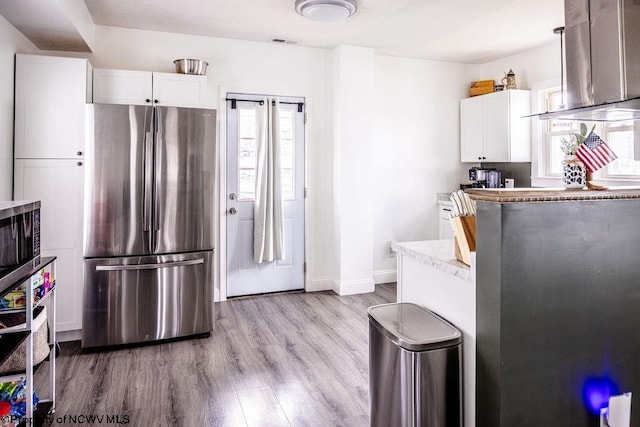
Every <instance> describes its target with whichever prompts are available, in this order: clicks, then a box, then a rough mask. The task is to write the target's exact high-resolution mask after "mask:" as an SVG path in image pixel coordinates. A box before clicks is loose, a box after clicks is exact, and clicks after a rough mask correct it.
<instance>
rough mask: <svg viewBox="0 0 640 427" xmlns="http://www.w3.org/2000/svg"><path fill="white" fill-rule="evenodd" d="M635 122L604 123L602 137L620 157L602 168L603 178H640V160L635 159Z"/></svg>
mask: <svg viewBox="0 0 640 427" xmlns="http://www.w3.org/2000/svg"><path fill="white" fill-rule="evenodd" d="M633 126H634V124H633V122H632V121H627V122H611V123H604V124H603V125H602V139H604V140H605V141H606V142H607V145H609V148H611V150H612V151H613V152H614V153H616V156H618V158H617V159H616V160H614V161H613V162H611V163H609V164H608V165H607V166H605V167H604V168H603V169H602V177H603V178H635V179H637V178H639V177H640V161H637V160H634V158H633V157H634V154H635V153H634V132H633Z"/></svg>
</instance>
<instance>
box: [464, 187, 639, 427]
mask: <svg viewBox="0 0 640 427" xmlns="http://www.w3.org/2000/svg"><path fill="white" fill-rule="evenodd" d="M468 193H469V194H470V196H471V198H472V199H474V200H475V201H476V202H477V235H476V251H477V252H476V254H477V256H476V333H477V334H476V361H477V366H476V368H477V369H476V408H477V411H476V420H477V422H476V425H477V426H479V427H482V426H511V425H518V426H542V425H544V426H551V425H558V426H564V425H572V426H588V427H596V426H599V425H601V424H600V420H599V413H600V407H601V406H606V405H607V402H608V396H609V394H613V395H615V394H620V393H623V392H627V391H631V392H633V398H632V411H631V423H630V425H632V426H637V425H640V411H639V410H638V407H639V406H640V403H639V402H638V398H639V396H640V369H638V361H639V360H640V286H638V280H639V279H640V262H639V261H640V221H639V220H638V212H640V188H637V187H622V188H620V187H619V188H613V189H610V190H608V191H593V190H591V191H590V190H565V189H528V190H527V189H471V190H468ZM603 397H604V398H603ZM634 407H635V408H634Z"/></svg>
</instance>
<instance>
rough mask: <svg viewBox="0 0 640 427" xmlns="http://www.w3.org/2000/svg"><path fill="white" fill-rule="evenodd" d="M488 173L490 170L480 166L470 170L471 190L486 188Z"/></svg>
mask: <svg viewBox="0 0 640 427" xmlns="http://www.w3.org/2000/svg"><path fill="white" fill-rule="evenodd" d="M487 172H488V169H484V168H482V167H478V166H474V167H472V168H471V169H469V181H471V188H486V187H487Z"/></svg>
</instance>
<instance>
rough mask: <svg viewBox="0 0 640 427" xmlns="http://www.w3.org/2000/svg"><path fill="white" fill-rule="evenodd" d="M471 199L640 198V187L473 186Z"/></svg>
mask: <svg viewBox="0 0 640 427" xmlns="http://www.w3.org/2000/svg"><path fill="white" fill-rule="evenodd" d="M467 193H468V194H469V196H470V197H471V199H473V200H475V201H477V202H489V203H531V202H564V201H581V200H620V199H640V187H636V186H633V187H631V186H630V187H614V186H612V187H609V188H608V189H607V190H587V189H583V190H570V189H566V188H471V189H468V190H467Z"/></svg>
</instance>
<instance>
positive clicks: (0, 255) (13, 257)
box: [0, 201, 40, 291]
mask: <svg viewBox="0 0 640 427" xmlns="http://www.w3.org/2000/svg"><path fill="white" fill-rule="evenodd" d="M39 261H40V201H27V202H17V201H16V202H0V291H1V290H3V289H5V288H6V287H7V286H10V285H12V284H13V283H14V282H16V281H17V280H20V279H21V278H22V277H23V276H24V275H25V274H26V272H28V271H29V270H30V269H31V268H32V266H33V265H36V264H37V263H38V262H39Z"/></svg>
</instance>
